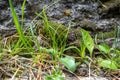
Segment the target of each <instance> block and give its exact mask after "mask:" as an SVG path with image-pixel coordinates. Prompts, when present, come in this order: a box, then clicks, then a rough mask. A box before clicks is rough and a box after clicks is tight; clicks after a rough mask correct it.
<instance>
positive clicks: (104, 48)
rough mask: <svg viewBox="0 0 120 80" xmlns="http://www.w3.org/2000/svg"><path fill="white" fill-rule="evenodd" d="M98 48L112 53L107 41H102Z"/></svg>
mask: <svg viewBox="0 0 120 80" xmlns="http://www.w3.org/2000/svg"><path fill="white" fill-rule="evenodd" d="M98 48H99V50H100V51H103V52H104V53H110V47H109V46H108V45H107V44H105V43H101V44H100V45H98Z"/></svg>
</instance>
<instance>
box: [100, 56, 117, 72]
mask: <svg viewBox="0 0 120 80" xmlns="http://www.w3.org/2000/svg"><path fill="white" fill-rule="evenodd" d="M98 62H99V66H102V67H104V68H109V69H112V70H116V69H117V64H116V62H115V61H112V60H104V59H102V58H99V59H98Z"/></svg>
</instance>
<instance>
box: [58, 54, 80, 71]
mask: <svg viewBox="0 0 120 80" xmlns="http://www.w3.org/2000/svg"><path fill="white" fill-rule="evenodd" d="M60 62H61V63H62V64H64V66H65V67H67V68H68V69H69V70H70V71H72V72H74V71H75V70H76V67H77V66H78V64H79V63H75V59H74V58H73V57H70V56H66V57H65V58H61V59H60Z"/></svg>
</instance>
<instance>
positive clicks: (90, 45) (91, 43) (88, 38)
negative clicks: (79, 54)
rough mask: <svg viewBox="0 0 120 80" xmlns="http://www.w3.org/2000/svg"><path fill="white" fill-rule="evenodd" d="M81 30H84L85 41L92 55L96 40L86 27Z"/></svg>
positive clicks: (83, 38) (83, 37)
mask: <svg viewBox="0 0 120 80" xmlns="http://www.w3.org/2000/svg"><path fill="white" fill-rule="evenodd" d="M81 32H82V40H83V43H84V45H85V46H86V47H87V49H88V50H89V52H90V55H91V56H92V53H93V49H94V41H93V39H92V38H91V36H90V34H89V33H88V32H87V31H85V30H84V29H81Z"/></svg>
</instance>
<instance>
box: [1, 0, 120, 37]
mask: <svg viewBox="0 0 120 80" xmlns="http://www.w3.org/2000/svg"><path fill="white" fill-rule="evenodd" d="M22 2H23V0H13V3H14V6H15V10H16V11H17V15H18V16H19V20H21V19H20V17H21V4H22ZM119 4H120V1H119V0H101V1H100V0H27V3H26V6H25V24H26V25H27V23H29V22H30V21H31V20H32V19H33V18H34V17H35V16H36V14H35V13H36V12H38V13H39V12H41V10H42V8H43V7H44V8H45V9H46V12H47V16H48V18H49V19H50V20H52V21H56V22H58V23H61V24H64V25H69V24H72V26H73V27H74V28H77V27H82V28H84V29H86V30H88V31H94V32H95V33H98V32H100V31H102V32H106V31H111V30H113V29H114V27H115V26H118V25H119V22H120V20H119V16H120V14H119V13H120V11H119V9H120V7H119ZM38 20H39V18H38ZM11 30H12V31H11ZM14 32H16V31H15V27H14V24H13V20H12V16H11V13H10V7H9V2H8V0H0V36H1V37H4V36H7V35H10V34H13V33H14Z"/></svg>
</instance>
